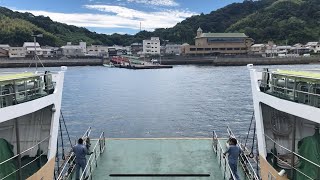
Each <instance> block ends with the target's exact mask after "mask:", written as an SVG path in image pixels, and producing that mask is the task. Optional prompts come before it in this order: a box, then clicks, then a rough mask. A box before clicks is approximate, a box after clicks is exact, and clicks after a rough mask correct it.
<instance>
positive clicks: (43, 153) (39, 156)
mask: <svg viewBox="0 0 320 180" xmlns="http://www.w3.org/2000/svg"><path fill="white" fill-rule="evenodd" d="M49 137H50V136H48V137H47V138H45V139H44V140H42V141H41V142H39V143H37V144H36V145H34V146H33V147H31V148H29V149H27V150H25V151H23V152H22V153H20V154H18V155H16V156H13V157H11V158H10V159H7V160H5V161H3V162H1V164H4V163H6V162H8V161H10V160H13V159H14V158H17V157H18V156H19V155H21V154H23V153H26V152H27V151H29V150H31V149H33V148H34V147H35V146H39V145H40V144H41V143H42V142H44V141H45V140H46V139H48V138H49ZM48 151H49V149H47V150H46V151H43V152H42V153H41V154H40V155H38V156H36V158H34V159H33V160H32V161H30V162H28V163H27V164H25V165H23V166H21V168H19V169H16V170H15V171H13V172H11V173H10V174H7V175H6V176H5V177H3V178H1V179H0V180H4V179H6V178H8V177H9V176H11V175H13V174H15V173H17V172H18V171H20V170H22V169H23V168H25V167H27V166H28V165H30V164H31V163H33V162H35V161H36V160H38V159H39V158H41V156H43V155H45V154H46V153H48ZM40 163H41V162H40ZM1 164H0V165H1Z"/></svg>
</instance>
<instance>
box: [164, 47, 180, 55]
mask: <svg viewBox="0 0 320 180" xmlns="http://www.w3.org/2000/svg"><path fill="white" fill-rule="evenodd" d="M165 52H166V54H174V55H180V54H181V45H180V44H167V45H166V51H165Z"/></svg>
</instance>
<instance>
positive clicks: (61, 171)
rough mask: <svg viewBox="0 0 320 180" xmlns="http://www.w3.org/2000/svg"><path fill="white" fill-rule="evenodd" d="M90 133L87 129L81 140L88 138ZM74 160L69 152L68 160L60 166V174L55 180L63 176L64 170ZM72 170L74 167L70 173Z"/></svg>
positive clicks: (72, 153)
mask: <svg viewBox="0 0 320 180" xmlns="http://www.w3.org/2000/svg"><path fill="white" fill-rule="evenodd" d="M90 133H91V127H89V128H88V129H87V130H86V132H85V133H84V134H83V136H82V139H84V138H85V137H89V136H90ZM72 158H73V159H72ZM71 159H72V160H71ZM74 160H75V156H74V152H70V154H69V158H68V159H67V160H65V161H64V165H63V166H62V168H61V170H60V174H59V175H58V178H57V180H60V179H62V177H63V174H64V173H65V168H66V167H67V165H68V164H69V163H71V162H73V161H74ZM58 168H60V167H58ZM74 168H75V166H74V167H73V168H72V171H73V169H74ZM72 171H71V172H72ZM69 176H70V174H69Z"/></svg>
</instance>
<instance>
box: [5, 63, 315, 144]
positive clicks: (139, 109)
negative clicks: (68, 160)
mask: <svg viewBox="0 0 320 180" xmlns="http://www.w3.org/2000/svg"><path fill="white" fill-rule="evenodd" d="M278 67H281V68H290V69H291V68H294V69H297V68H320V66H319V65H298V66H273V67H272V68H278ZM259 68H261V67H259ZM50 69H52V70H57V69H59V68H50ZM15 70H21V69H15ZM0 71H12V69H1V70H0ZM62 111H63V114H64V117H65V120H66V122H67V126H68V129H69V132H70V134H71V136H72V137H73V138H76V137H78V136H80V135H82V134H83V133H84V131H85V130H86V129H87V128H88V127H89V126H91V127H92V129H93V135H94V136H98V134H99V133H100V132H101V131H104V132H105V133H106V136H107V137H127V138H129V137H133V138H141V137H144V138H148V137H211V136H212V131H213V130H218V134H220V135H223V134H225V133H226V127H227V125H229V126H230V127H231V128H232V129H233V131H235V132H236V133H237V134H239V135H244V134H245V133H246V132H247V130H248V126H249V123H250V119H251V115H252V112H253V108H252V97H251V87H250V78H249V71H248V70H247V68H246V67H245V66H241V67H213V66H174V68H172V69H159V70H127V69H117V68H106V67H89V66H86V67H68V70H67V72H66V74H65V82H64V91H63V101H62Z"/></svg>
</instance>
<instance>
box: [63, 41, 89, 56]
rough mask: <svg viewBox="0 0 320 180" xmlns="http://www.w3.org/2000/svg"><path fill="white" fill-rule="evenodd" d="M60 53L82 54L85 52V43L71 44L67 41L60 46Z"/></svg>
mask: <svg viewBox="0 0 320 180" xmlns="http://www.w3.org/2000/svg"><path fill="white" fill-rule="evenodd" d="M61 50H62V55H64V56H84V55H85V54H86V53H87V43H86V42H80V43H79V45H72V43H71V42H68V43H67V45H65V46H62V47H61Z"/></svg>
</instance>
